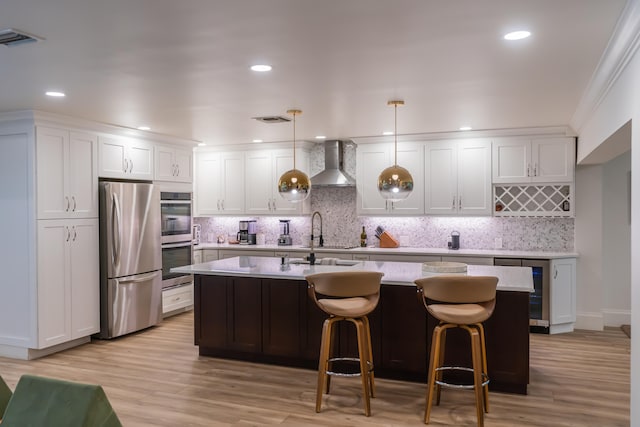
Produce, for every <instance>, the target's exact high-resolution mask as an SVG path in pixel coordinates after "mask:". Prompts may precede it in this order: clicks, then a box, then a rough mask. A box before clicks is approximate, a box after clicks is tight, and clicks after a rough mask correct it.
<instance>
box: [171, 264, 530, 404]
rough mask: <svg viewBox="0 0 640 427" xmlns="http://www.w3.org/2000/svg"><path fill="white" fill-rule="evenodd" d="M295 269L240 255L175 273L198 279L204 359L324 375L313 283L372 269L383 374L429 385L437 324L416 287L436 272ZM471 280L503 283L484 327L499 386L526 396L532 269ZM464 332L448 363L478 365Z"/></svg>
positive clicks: (453, 342)
mask: <svg viewBox="0 0 640 427" xmlns="http://www.w3.org/2000/svg"><path fill="white" fill-rule="evenodd" d="M289 261H290V262H288V263H286V264H284V265H282V260H281V259H280V258H268V257H244V256H240V257H235V258H228V259H224V260H219V261H211V262H207V263H202V264H195V265H191V266H185V267H180V268H175V269H172V271H176V272H183V273H192V274H194V275H195V289H194V293H195V295H194V298H195V301H194V308H195V315H194V331H195V332H194V338H195V344H196V345H198V346H199V353H200V354H201V355H203V356H214V357H223V358H233V359H238V360H247V361H253V362H261V363H275V364H282V365H287V366H297V367H305V368H312V369H316V368H317V360H318V355H319V352H320V337H321V333H322V323H323V322H324V320H325V318H326V314H325V313H324V312H322V311H321V310H320V309H318V308H317V307H316V305H315V303H313V301H311V300H310V299H309V297H308V296H307V286H306V281H305V279H304V278H305V276H307V275H309V274H314V273H323V272H333V271H345V270H368V271H372V270H373V271H381V272H383V273H384V277H383V278H382V287H381V296H380V302H379V304H378V307H377V308H376V310H375V311H374V312H372V313H371V314H370V315H369V320H370V324H371V338H372V346H373V352H374V356H373V357H374V361H375V369H376V375H377V376H379V377H382V378H394V379H402V380H411V381H420V382H426V378H427V364H428V354H429V353H428V352H429V346H430V342H431V333H432V331H433V328H434V327H435V325H436V324H437V321H436V320H435V319H434V318H433V317H431V316H429V315H428V314H427V312H426V310H425V308H424V306H423V305H422V304H421V303H420V301H419V300H418V299H417V298H416V287H415V285H414V283H413V281H414V280H415V279H417V278H420V277H425V276H428V275H432V274H434V273H428V272H424V271H423V268H422V263H411V262H374V261H361V262H353V261H351V262H349V264H350V265H344V264H345V263H343V262H341V261H337V262H338V263H342V264H343V265H313V266H312V265H309V264H303V263H300V264H297V263H296V262H300V261H301V260H289ZM467 274H468V275H476V276H478V275H492V276H497V277H498V278H499V282H498V292H497V296H496V298H497V302H496V309H495V311H494V313H493V315H492V316H491V318H490V319H489V320H487V322H485V328H486V341H487V359H488V364H489V366H488V370H489V376H490V378H491V383H490V387H491V389H492V390H497V391H504V392H511V393H520V394H526V391H527V384H528V380H529V293H530V292H531V291H532V290H533V283H532V278H531V277H532V276H531V270H530V268H528V267H498V266H476V265H469V266H468V271H467ZM341 326H344V327H342V328H340V329H339V332H338V337H337V343H336V347H337V349H338V352H339V353H340V354H341V355H343V356H354V355H355V354H356V340H355V331H354V330H352V329H353V328H350V327H349V326H350V325H341ZM457 332H461V331H451V332H450V333H449V334H448V335H447V363H451V364H456V365H459V364H466V363H470V361H469V360H467V359H468V355H469V354H470V352H469V351H468V350H467V347H468V345H469V343H468V341H469V340H468V338H467V337H466V336H465V335H464V334H463V333H457Z"/></svg>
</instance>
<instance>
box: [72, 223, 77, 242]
mask: <svg viewBox="0 0 640 427" xmlns="http://www.w3.org/2000/svg"><path fill="white" fill-rule="evenodd" d="M71 228H73V241H74V242H75V241H76V237H78V233H77V232H76V226H75V225H74V226H73V227H71Z"/></svg>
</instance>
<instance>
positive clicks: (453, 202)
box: [451, 196, 456, 210]
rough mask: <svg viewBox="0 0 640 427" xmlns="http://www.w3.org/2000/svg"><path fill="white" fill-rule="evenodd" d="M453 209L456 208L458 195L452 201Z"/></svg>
mask: <svg viewBox="0 0 640 427" xmlns="http://www.w3.org/2000/svg"><path fill="white" fill-rule="evenodd" d="M451 209H452V210H455V209H456V196H453V200H452V201H451Z"/></svg>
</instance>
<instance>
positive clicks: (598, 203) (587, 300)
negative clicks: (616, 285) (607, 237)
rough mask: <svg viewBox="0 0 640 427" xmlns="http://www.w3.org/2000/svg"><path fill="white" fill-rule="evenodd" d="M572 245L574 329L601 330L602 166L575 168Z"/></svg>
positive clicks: (602, 322)
mask: <svg viewBox="0 0 640 427" xmlns="http://www.w3.org/2000/svg"><path fill="white" fill-rule="evenodd" d="M575 194H576V219H575V230H576V235H575V245H576V251H577V252H578V253H579V254H580V257H579V258H578V260H577V269H576V279H577V280H576V324H575V327H576V328H577V329H595V330H601V329H602V328H603V326H604V320H603V316H602V293H603V290H602V166H600V165H593V166H577V167H576V190H575Z"/></svg>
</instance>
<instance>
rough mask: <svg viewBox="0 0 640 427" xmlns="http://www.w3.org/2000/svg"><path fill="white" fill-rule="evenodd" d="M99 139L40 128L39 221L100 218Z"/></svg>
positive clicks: (37, 151) (38, 165)
mask: <svg viewBox="0 0 640 427" xmlns="http://www.w3.org/2000/svg"><path fill="white" fill-rule="evenodd" d="M97 159H98V155H97V138H96V136H95V135H90V134H84V133H77V132H69V131H68V130H64V129H55V128H47V127H40V126H39V127H38V128H37V129H36V170H37V173H36V176H37V194H38V201H37V206H38V207H37V211H38V218H39V219H55V218H95V217H97V216H98V172H97Z"/></svg>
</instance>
